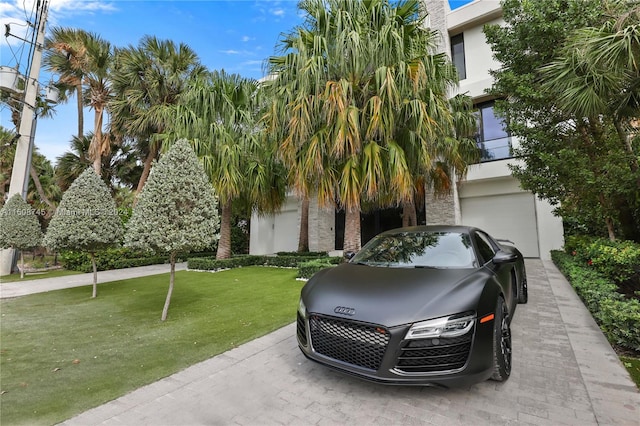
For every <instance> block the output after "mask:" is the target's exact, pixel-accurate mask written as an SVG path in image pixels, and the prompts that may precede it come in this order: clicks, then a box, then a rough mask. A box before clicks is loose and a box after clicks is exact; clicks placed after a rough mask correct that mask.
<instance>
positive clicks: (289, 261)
mask: <svg viewBox="0 0 640 426" xmlns="http://www.w3.org/2000/svg"><path fill="white" fill-rule="evenodd" d="M314 262H315V263H317V264H322V265H324V266H323V267H328V266H332V265H337V264H338V263H340V262H342V258H341V257H328V256H326V253H325V257H322V258H321V257H318V256H317V255H312V256H303V255H302V254H296V255H294V256H291V255H290V254H289V253H285V254H284V255H281V256H250V255H247V256H236V257H232V258H231V259H215V258H213V257H202V258H190V259H189V260H188V261H187V265H188V267H189V269H197V270H202V271H218V270H221V269H232V268H239V267H242V266H256V265H257V266H277V267H281V268H298V269H299V270H300V268H301V267H302V266H303V265H305V266H304V271H305V275H301V273H300V271H299V272H298V277H299V278H309V277H310V276H311V275H313V274H311V275H309V273H308V272H306V271H311V270H314V268H315V271H314V272H313V273H315V272H317V270H319V269H322V268H319V269H318V268H317V267H314V266H306V264H307V263H312V264H315V263H314Z"/></svg>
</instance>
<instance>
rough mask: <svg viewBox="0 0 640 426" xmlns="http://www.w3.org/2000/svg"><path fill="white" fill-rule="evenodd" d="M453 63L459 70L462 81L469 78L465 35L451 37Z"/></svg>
mask: <svg viewBox="0 0 640 426" xmlns="http://www.w3.org/2000/svg"><path fill="white" fill-rule="evenodd" d="M451 61H452V62H453V64H454V65H455V66H456V69H457V70H458V77H459V78H460V80H464V79H465V78H467V69H466V65H465V61H464V35H463V33H460V34H457V35H454V36H453V37H451Z"/></svg>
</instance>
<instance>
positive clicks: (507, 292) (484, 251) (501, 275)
mask: <svg viewBox="0 0 640 426" xmlns="http://www.w3.org/2000/svg"><path fill="white" fill-rule="evenodd" d="M473 237H474V243H475V245H476V247H477V249H478V255H479V257H480V258H481V260H482V262H484V265H485V267H486V268H488V269H490V270H491V271H492V272H493V273H494V274H495V277H496V280H497V281H498V283H499V284H500V287H502V292H503V294H504V297H505V302H506V304H507V306H508V307H509V312H512V313H513V307H514V305H515V296H516V294H515V291H514V285H513V283H512V272H511V271H512V270H513V265H511V264H502V265H496V264H494V263H493V262H492V259H493V257H494V256H495V255H496V253H497V252H498V250H499V246H498V245H497V244H495V243H494V242H493V240H492V239H491V237H489V236H488V235H487V234H486V233H484V232H482V231H476V232H475V233H474V235H473Z"/></svg>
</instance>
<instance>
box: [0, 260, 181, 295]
mask: <svg viewBox="0 0 640 426" xmlns="http://www.w3.org/2000/svg"><path fill="white" fill-rule="evenodd" d="M185 269H187V263H186V262H183V263H176V271H182V270H185ZM170 271H171V265H169V264H164V265H150V266H138V267H135V268H126V269H115V270H111V271H101V272H98V285H100V283H106V282H110V281H118V280H126V279H129V278H137V277H144V276H147V275H156V274H164V273H167V272H170ZM83 285H93V272H90V273H88V274H78V275H67V276H64V277H55V278H42V279H39V280H30V281H14V282H10V283H0V299H7V298H10V297H19V296H25V295H27V294H33V293H44V292H46V291H52V290H60V289H63V288H71V287H80V286H83Z"/></svg>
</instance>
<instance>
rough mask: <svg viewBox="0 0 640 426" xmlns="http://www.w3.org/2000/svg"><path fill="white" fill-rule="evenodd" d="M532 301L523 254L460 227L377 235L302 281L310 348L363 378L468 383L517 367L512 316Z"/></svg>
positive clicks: (303, 328)
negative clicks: (346, 257) (349, 255)
mask: <svg viewBox="0 0 640 426" xmlns="http://www.w3.org/2000/svg"><path fill="white" fill-rule="evenodd" d="M526 302H527V277H526V273H525V266H524V260H523V257H522V254H521V253H520V252H519V251H518V250H517V249H516V248H515V247H513V246H512V245H510V244H506V242H504V241H499V240H495V239H493V238H492V237H490V236H489V235H488V234H487V233H485V232H483V231H481V230H479V229H476V228H470V227H463V226H420V227H410V228H400V229H394V230H391V231H387V232H383V233H382V234H379V235H378V236H376V237H375V238H373V239H372V240H371V241H369V242H368V243H367V244H366V245H365V246H364V247H363V248H362V250H360V251H359V252H358V253H357V254H356V255H355V256H354V257H352V258H351V259H350V260H349V261H348V262H347V263H343V264H341V265H339V266H336V267H334V268H329V269H325V270H322V271H320V272H318V273H317V274H315V275H314V276H313V277H312V278H311V279H310V280H309V282H307V284H306V285H305V286H304V287H303V289H302V291H301V295H300V304H299V308H298V321H297V338H298V345H299V347H300V349H301V350H302V352H303V353H304V355H306V356H307V357H308V358H310V359H312V360H314V361H317V362H320V363H322V364H324V365H327V366H329V367H333V368H335V369H338V370H340V371H343V372H346V373H350V374H354V375H356V376H359V377H361V378H365V379H369V380H373V381H377V382H383V383H390V384H406V385H414V384H415V385H435V386H445V387H450V386H467V385H469V384H472V383H476V382H480V381H483V380H487V379H489V378H491V379H494V380H497V381H504V380H506V379H507V378H509V374H510V373H511V331H510V323H511V319H512V318H513V314H514V311H515V308H516V304H517V303H526Z"/></svg>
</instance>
